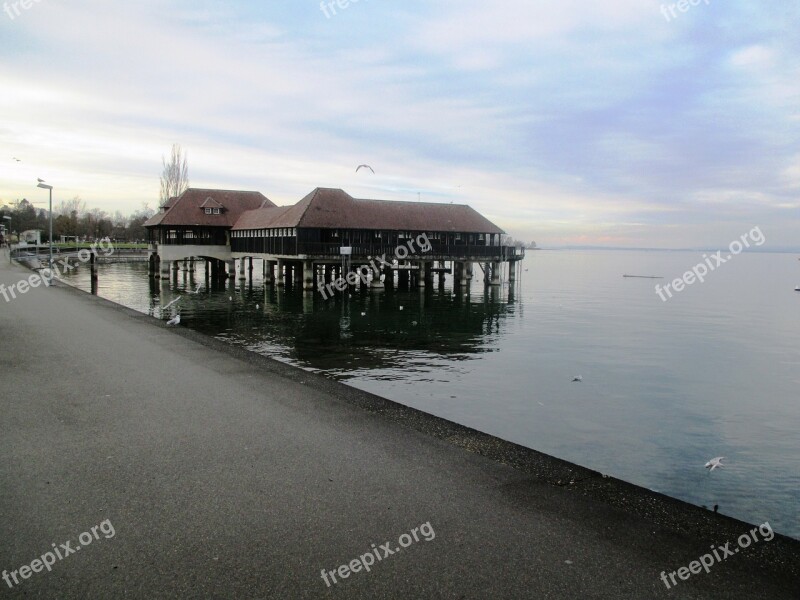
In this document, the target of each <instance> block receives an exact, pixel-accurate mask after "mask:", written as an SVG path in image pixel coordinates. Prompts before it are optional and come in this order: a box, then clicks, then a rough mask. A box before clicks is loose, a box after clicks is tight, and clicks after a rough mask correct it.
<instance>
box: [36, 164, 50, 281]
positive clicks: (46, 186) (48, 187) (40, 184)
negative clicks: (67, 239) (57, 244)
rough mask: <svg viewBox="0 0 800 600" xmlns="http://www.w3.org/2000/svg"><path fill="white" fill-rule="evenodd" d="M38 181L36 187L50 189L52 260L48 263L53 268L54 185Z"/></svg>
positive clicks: (42, 180) (41, 180)
mask: <svg viewBox="0 0 800 600" xmlns="http://www.w3.org/2000/svg"><path fill="white" fill-rule="evenodd" d="M38 181H39V184H38V185H37V186H36V187H38V188H42V189H44V190H49V191H50V237H49V239H48V242H50V262H49V263H48V265H47V266H48V267H50V268H51V269H52V268H53V186H52V185H47V184H46V183H45V182H44V179H39V180H38Z"/></svg>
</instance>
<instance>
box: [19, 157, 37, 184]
mask: <svg viewBox="0 0 800 600" xmlns="http://www.w3.org/2000/svg"><path fill="white" fill-rule="evenodd" d="M13 160H15V161H17V162H22V161H21V160H20V159H18V158H17V157H16V156H15V157H13ZM40 181H41V180H40Z"/></svg>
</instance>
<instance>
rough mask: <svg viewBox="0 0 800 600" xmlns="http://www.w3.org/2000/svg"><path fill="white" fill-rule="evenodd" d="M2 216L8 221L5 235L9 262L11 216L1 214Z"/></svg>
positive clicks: (9, 260)
mask: <svg viewBox="0 0 800 600" xmlns="http://www.w3.org/2000/svg"><path fill="white" fill-rule="evenodd" d="M3 218H4V219H6V220H7V221H8V223H6V237H7V238H8V242H7V243H8V262H9V263H10V262H11V217H9V216H8V215H3Z"/></svg>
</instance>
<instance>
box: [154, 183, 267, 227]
mask: <svg viewBox="0 0 800 600" xmlns="http://www.w3.org/2000/svg"><path fill="white" fill-rule="evenodd" d="M209 199H210V200H211V202H212V203H216V204H217V205H216V206H215V204H212V203H209ZM164 206H165V207H167V211H166V212H159V213H157V214H155V215H153V216H152V217H151V218H150V219H148V220H147V222H146V223H145V224H144V226H145V227H154V226H156V225H162V226H166V225H194V226H197V225H199V226H216V227H231V226H232V225H233V224H234V223H235V222H236V220H237V219H238V218H239V217H240V216H241V215H242V213H244V212H245V211H249V210H254V209H257V208H261V207H264V206H271V207H274V206H275V204H273V203H272V202H271V201H270V200H269V199H268V198H267V197H266V196H264V195H263V194H262V193H261V192H239V191H233V190H208V189H201V188H189V189H188V190H186V191H185V192H183V194H181V195H180V196H178V197H177V198H174V199H173V198H170V199H169V201H168V202H167V203H166V204H165V205H164ZM206 206H213V207H215V208H221V207H224V209H223V210H222V214H219V215H207V214H205V207H206Z"/></svg>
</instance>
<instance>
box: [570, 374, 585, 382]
mask: <svg viewBox="0 0 800 600" xmlns="http://www.w3.org/2000/svg"><path fill="white" fill-rule="evenodd" d="M572 381H577V382H581V381H583V375H576V376H575V377H573V378H572Z"/></svg>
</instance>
